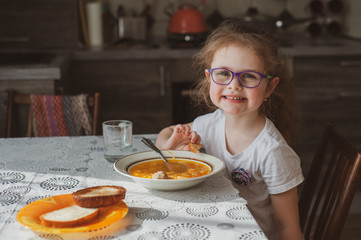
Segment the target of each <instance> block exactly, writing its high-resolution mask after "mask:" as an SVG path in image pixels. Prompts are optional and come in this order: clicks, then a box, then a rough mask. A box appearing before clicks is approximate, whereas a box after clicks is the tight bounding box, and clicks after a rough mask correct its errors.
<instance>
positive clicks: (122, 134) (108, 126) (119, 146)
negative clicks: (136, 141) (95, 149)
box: [103, 120, 133, 162]
mask: <svg viewBox="0 0 361 240" xmlns="http://www.w3.org/2000/svg"><path fill="white" fill-rule="evenodd" d="M132 134H133V123H132V122H131V121H128V120H109V121H105V122H103V138H104V147H105V149H104V158H105V159H106V160H108V161H109V162H115V161H117V160H118V159H120V158H121V157H123V156H124V155H127V154H129V153H131V152H132Z"/></svg>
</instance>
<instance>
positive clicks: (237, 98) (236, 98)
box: [226, 96, 243, 100]
mask: <svg viewBox="0 0 361 240" xmlns="http://www.w3.org/2000/svg"><path fill="white" fill-rule="evenodd" d="M226 98H227V99H235V100H242V99H243V98H239V97H227V96H226Z"/></svg>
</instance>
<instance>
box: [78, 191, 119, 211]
mask: <svg viewBox="0 0 361 240" xmlns="http://www.w3.org/2000/svg"><path fill="white" fill-rule="evenodd" d="M125 192H126V189H125V188H123V187H120V186H97V187H90V188H85V189H81V190H78V191H76V192H74V193H73V194H72V195H73V199H74V202H75V204H76V205H79V206H81V207H85V208H98V207H107V206H111V205H113V204H116V203H118V202H119V201H121V200H123V199H124V198H125Z"/></svg>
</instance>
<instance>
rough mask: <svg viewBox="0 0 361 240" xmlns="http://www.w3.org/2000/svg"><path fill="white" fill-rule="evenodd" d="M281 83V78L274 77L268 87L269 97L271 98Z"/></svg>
mask: <svg viewBox="0 0 361 240" xmlns="http://www.w3.org/2000/svg"><path fill="white" fill-rule="evenodd" d="M279 81H280V78H279V77H274V78H272V79H271V81H270V82H269V85H268V90H267V97H269V96H270V95H271V94H272V92H273V91H274V90H275V88H276V87H277V85H278V82H279Z"/></svg>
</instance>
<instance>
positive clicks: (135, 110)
mask: <svg viewBox="0 0 361 240" xmlns="http://www.w3.org/2000/svg"><path fill="white" fill-rule="evenodd" d="M171 65H172V64H171V61H168V60H166V59H161V60H153V61H150V60H139V59H138V60H91V61H87V60H82V61H76V60H75V61H74V62H73V64H72V69H71V82H70V83H69V86H70V88H71V89H70V90H69V91H74V92H95V91H98V92H100V93H102V101H101V120H102V121H105V120H111V119H127V120H130V121H132V122H133V123H134V125H133V132H134V133H136V134H137V133H156V132H159V131H160V130H161V129H162V128H164V127H165V126H168V125H170V124H171V119H172V116H171V91H170V89H171V82H170V77H171V76H170V74H171V67H172V66H171Z"/></svg>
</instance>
